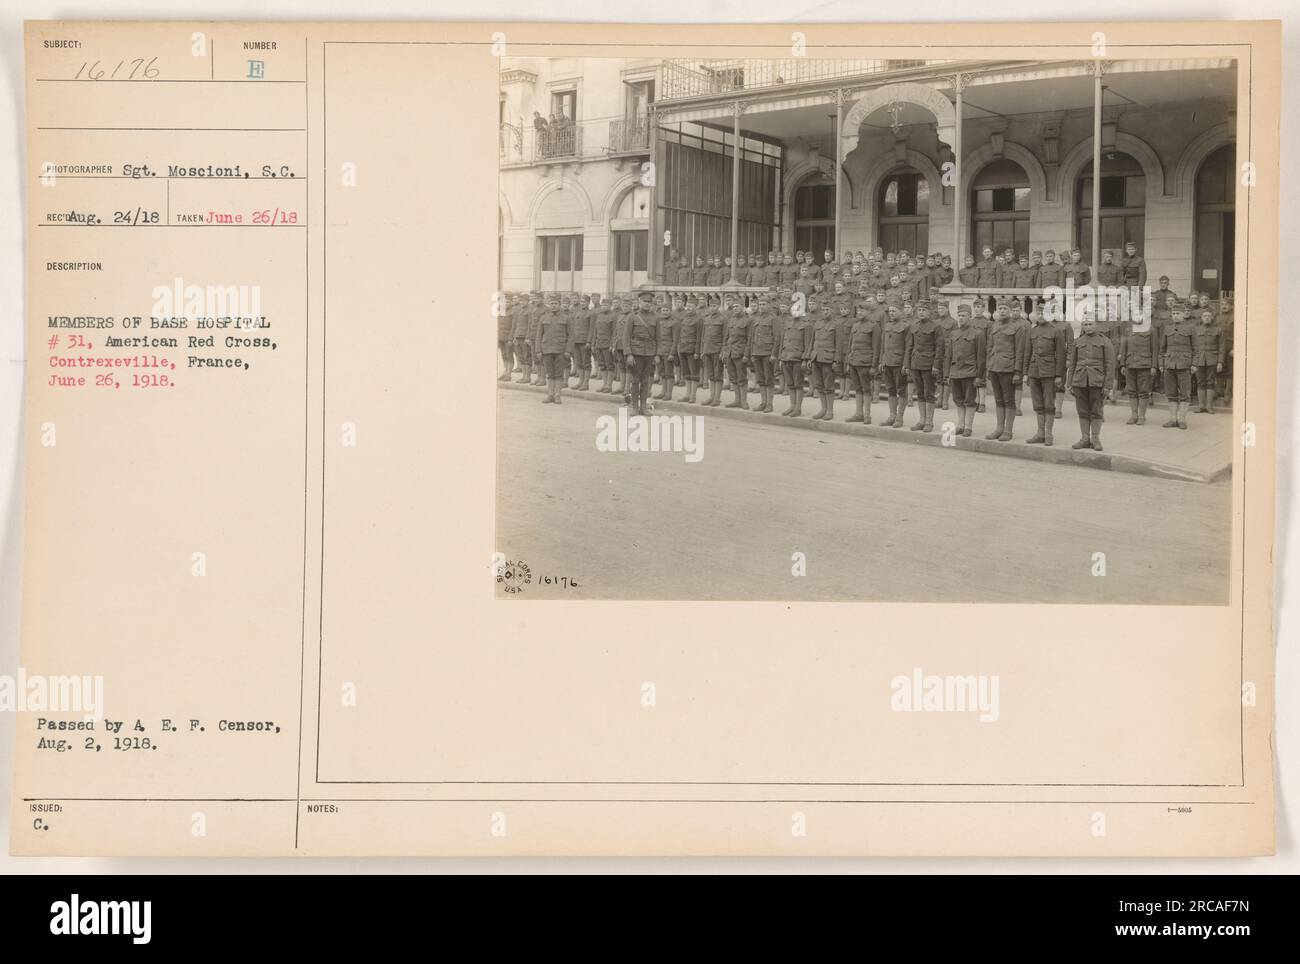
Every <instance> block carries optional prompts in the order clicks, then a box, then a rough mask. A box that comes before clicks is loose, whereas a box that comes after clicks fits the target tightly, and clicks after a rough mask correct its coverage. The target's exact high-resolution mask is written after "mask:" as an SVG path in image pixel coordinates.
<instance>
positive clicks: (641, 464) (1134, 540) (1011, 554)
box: [496, 389, 1231, 605]
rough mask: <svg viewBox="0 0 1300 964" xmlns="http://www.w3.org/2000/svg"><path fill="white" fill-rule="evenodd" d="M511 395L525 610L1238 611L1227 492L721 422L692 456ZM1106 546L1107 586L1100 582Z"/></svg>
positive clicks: (513, 528) (1219, 487)
mask: <svg viewBox="0 0 1300 964" xmlns="http://www.w3.org/2000/svg"><path fill="white" fill-rule="evenodd" d="M751 398H757V396H751ZM728 400H729V399H728ZM497 401H498V417H499V435H498V452H499V455H498V472H499V475H498V493H499V496H498V520H497V540H496V546H497V549H498V550H499V551H501V552H503V553H504V554H505V555H506V557H507V558H508V559H510V560H511V561H512V562H519V561H522V562H525V563H526V564H527V566H528V568H529V570H530V572H531V574H532V577H533V579H532V582H531V583H530V584H529V586H528V587H527V588H526V589H525V590H524V593H523V594H522V595H521V598H528V599H539V598H548V597H553V598H570V599H572V598H579V599H620V598H624V599H626V598H640V599H771V600H782V599H820V600H881V601H927V600H933V601H938V600H943V601H950V602H961V601H966V602H1061V603H1081V602H1089V603H1144V604H1151V603H1179V604H1213V605H1219V604H1224V603H1226V601H1227V591H1228V586H1227V570H1228V557H1229V552H1228V548H1229V547H1228V540H1229V537H1230V530H1231V526H1230V522H1231V519H1230V497H1231V486H1230V484H1227V483H1224V484H1213V485H1211V484H1203V483H1190V482H1181V481H1169V480H1164V479H1157V478H1147V477H1144V476H1138V475H1130V474H1127V473H1122V472H1113V471H1100V470H1096V469H1088V468H1081V467H1076V466H1070V465H1052V464H1045V463H1039V462H1030V461H1024V460H1021V459H1013V458H1005V457H999V456H996V455H984V454H981V453H978V452H970V451H961V450H959V449H954V448H942V447H938V446H913V445H903V444H899V443H897V442H891V441H880V440H875V439H870V438H855V437H852V436H849V435H841V434H832V433H823V432H812V431H801V430H798V429H787V428H783V427H780V426H777V425H771V424H757V423H754V424H751V423H749V422H747V421H745V420H739V419H731V418H710V417H709V416H708V415H707V414H706V415H705V416H704V436H703V438H704V447H703V458H702V460H701V461H698V462H695V463H688V462H687V461H686V459H685V457H684V456H683V454H682V453H680V452H601V451H598V450H597V448H596V434H597V425H596V419H597V418H598V416H601V415H609V414H615V413H616V411H617V409H616V408H615V406H614V404H613V403H612V402H611V403H610V404H600V403H593V402H589V401H583V400H579V399H571V398H566V399H565V402H564V404H563V405H560V406H556V405H543V404H541V396H540V394H539V393H533V392H528V391H518V390H509V389H507V390H503V391H499V392H498V393H497ZM783 404H784V403H783V400H782V399H781V398H780V397H778V398H777V406H778V410H780V408H781V407H783ZM846 404H848V405H851V404H852V403H851V402H850V403H843V402H841V403H839V404H838V405H837V407H836V409H837V415H838V414H839V409H840V408H842V407H844V406H845V405H846ZM877 407H878V408H881V409H883V407H884V406H883V405H880V406H877ZM815 409H816V406H815V404H814V405H813V408H812V410H813V411H815ZM808 410H809V408H808V406H805V411H808ZM1112 410H1117V409H1112ZM707 411H708V410H705V412H707ZM1109 411H1110V410H1108V414H1109ZM674 414H676V413H674ZM845 414H847V412H845ZM913 414H914V412H909V415H913ZM940 414H943V413H940ZM1228 418H1230V416H1224V419H1225V422H1226V420H1227V419H1228ZM1162 420H1163V419H1162ZM1031 421H1032V419H1029V418H1026V419H1024V420H1020V421H1018V424H1017V429H1019V428H1020V426H1021V425H1022V424H1025V423H1027V422H1031ZM1067 424H1068V423H1067ZM1107 424H1108V427H1109V426H1110V425H1112V424H1113V421H1112V422H1108V423H1107ZM1026 427H1027V428H1028V426H1026ZM977 428H978V423H977ZM1150 430H1151V431H1153V432H1160V431H1161V429H1159V427H1158V425H1157V426H1156V427H1155V428H1153V429H1150ZM1165 431H1166V432H1167V433H1171V432H1174V431H1176V430H1165ZM1017 434H1019V432H1018V433H1017ZM1178 434H1180V435H1184V436H1186V435H1187V434H1188V433H1178ZM1072 440H1073V438H1072V437H1070V436H1068V435H1066V434H1065V433H1064V432H1063V433H1062V438H1061V439H1058V443H1057V444H1058V445H1061V444H1062V443H1063V442H1064V443H1065V444H1066V445H1067V446H1068V442H1069V441H1072ZM795 552H802V553H804V554H805V556H806V559H807V575H806V576H804V577H802V578H796V577H794V576H792V575H791V556H792V554H793V553H795ZM1095 552H1104V553H1105V554H1106V564H1107V575H1106V576H1104V577H1097V576H1093V575H1092V574H1091V566H1092V556H1093V553H1095ZM1175 574H1176V575H1175ZM1171 575H1172V576H1174V577H1173V578H1171ZM546 576H551V577H566V576H567V577H569V578H570V579H571V580H572V579H576V580H577V581H578V584H579V585H578V589H577V590H573V589H566V588H563V587H550V586H547V585H544V584H542V583H541V581H540V580H541V579H542V578H543V577H546Z"/></svg>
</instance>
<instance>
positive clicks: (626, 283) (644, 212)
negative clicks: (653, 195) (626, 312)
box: [609, 186, 650, 291]
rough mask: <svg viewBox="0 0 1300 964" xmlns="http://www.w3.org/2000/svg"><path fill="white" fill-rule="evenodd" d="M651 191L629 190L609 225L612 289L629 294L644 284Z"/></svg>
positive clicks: (643, 188)
mask: <svg viewBox="0 0 1300 964" xmlns="http://www.w3.org/2000/svg"><path fill="white" fill-rule="evenodd" d="M649 219H650V189H649V188H647V187H641V186H636V187H632V188H630V189H629V190H628V191H627V193H626V194H624V195H623V197H622V199H621V200H620V201H619V204H618V209H617V210H616V211H615V212H614V216H613V217H612V218H610V222H609V240H610V252H611V260H612V270H613V274H612V277H611V278H610V282H611V290H613V291H631V290H633V289H634V288H636V287H637V286H638V285H642V284H645V282H646V281H647V280H648V279H649V275H648V274H647V265H648V256H649V241H650V231H649V229H650V220H649Z"/></svg>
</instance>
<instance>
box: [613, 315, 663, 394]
mask: <svg viewBox="0 0 1300 964" xmlns="http://www.w3.org/2000/svg"><path fill="white" fill-rule="evenodd" d="M652 300H653V299H652V298H651V296H650V295H648V294H643V295H641V303H640V305H638V306H636V307H635V308H633V310H632V311H631V313H629V314H628V316H627V322H626V324H625V325H624V328H623V344H622V345H621V346H620V347H621V348H622V349H623V354H624V356H626V357H627V360H628V380H629V382H630V383H631V389H632V401H631V406H632V408H633V409H634V410H635V412H636V414H638V415H645V414H647V412H646V405H647V403H648V402H649V399H650V378H651V376H652V375H653V374H654V364H655V355H656V354H657V353H658V351H659V322H658V320H657V319H656V318H655V316H654V315H653V314H651V311H650V308H651V302H652Z"/></svg>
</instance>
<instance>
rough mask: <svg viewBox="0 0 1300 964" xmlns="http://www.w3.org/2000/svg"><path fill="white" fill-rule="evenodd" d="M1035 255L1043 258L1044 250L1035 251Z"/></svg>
mask: <svg viewBox="0 0 1300 964" xmlns="http://www.w3.org/2000/svg"><path fill="white" fill-rule="evenodd" d="M1034 256H1035V257H1039V258H1041V257H1042V256H1043V252H1041V251H1035V252H1034Z"/></svg>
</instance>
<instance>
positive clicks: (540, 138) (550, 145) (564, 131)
mask: <svg viewBox="0 0 1300 964" xmlns="http://www.w3.org/2000/svg"><path fill="white" fill-rule="evenodd" d="M586 126H588V125H586V124H565V125H563V126H559V125H557V126H554V127H546V128H543V129H540V130H539V129H538V128H535V127H527V126H522V125H515V124H509V123H507V124H502V125H501V128H500V135H499V143H498V145H497V157H498V159H499V160H500V162H501V164H502V165H503V166H510V165H515V164H562V163H565V162H567V161H577V160H581V159H582V157H583V143H584V141H585V140H586V138H584V137H583V134H584V133H585V131H584V128H585V127H586Z"/></svg>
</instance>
